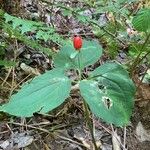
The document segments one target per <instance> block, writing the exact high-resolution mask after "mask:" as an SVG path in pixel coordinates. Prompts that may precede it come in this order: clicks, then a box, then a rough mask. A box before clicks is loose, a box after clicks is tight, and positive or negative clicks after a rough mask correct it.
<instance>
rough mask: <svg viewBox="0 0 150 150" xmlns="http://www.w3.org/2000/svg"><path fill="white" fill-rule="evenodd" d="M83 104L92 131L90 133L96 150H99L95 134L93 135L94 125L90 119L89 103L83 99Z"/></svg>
mask: <svg viewBox="0 0 150 150" xmlns="http://www.w3.org/2000/svg"><path fill="white" fill-rule="evenodd" d="M83 104H84V109H85V117H86V121H87V124H88V127H89V130H90V133H91V137H92V142H93V144H94V148H95V150H98V147H97V145H96V141H95V137H94V133H93V125H92V122H91V119H90V113H89V110H88V105H87V103H86V102H85V100H84V99H83Z"/></svg>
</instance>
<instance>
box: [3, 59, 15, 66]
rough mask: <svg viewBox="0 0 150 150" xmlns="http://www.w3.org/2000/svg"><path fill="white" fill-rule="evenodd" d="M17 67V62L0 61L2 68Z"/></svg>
mask: <svg viewBox="0 0 150 150" xmlns="http://www.w3.org/2000/svg"><path fill="white" fill-rule="evenodd" d="M15 65H16V62H13V61H8V60H0V66H5V67H11V66H15Z"/></svg>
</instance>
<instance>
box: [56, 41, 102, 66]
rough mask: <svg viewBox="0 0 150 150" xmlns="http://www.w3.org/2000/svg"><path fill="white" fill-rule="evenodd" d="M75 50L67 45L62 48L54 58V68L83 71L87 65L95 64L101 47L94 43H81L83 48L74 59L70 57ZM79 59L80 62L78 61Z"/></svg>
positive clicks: (100, 53)
mask: <svg viewBox="0 0 150 150" xmlns="http://www.w3.org/2000/svg"><path fill="white" fill-rule="evenodd" d="M74 53H75V49H74V47H73V45H72V44H70V43H68V44H67V45H65V46H63V48H62V49H61V50H60V52H59V53H58V54H57V55H56V56H55V57H54V64H55V66H56V67H65V68H67V69H78V68H79V65H80V68H81V69H83V68H84V67H86V66H88V65H92V64H93V63H95V62H96V61H97V60H98V59H99V58H100V56H101V55H102V47H101V46H100V45H99V43H98V42H96V41H85V40H84V41H83V47H82V48H81V49H80V52H79V53H78V54H77V55H76V57H72V56H73V55H74ZM79 59H80V61H78V60H79Z"/></svg>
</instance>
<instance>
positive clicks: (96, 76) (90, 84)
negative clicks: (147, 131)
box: [80, 63, 135, 126]
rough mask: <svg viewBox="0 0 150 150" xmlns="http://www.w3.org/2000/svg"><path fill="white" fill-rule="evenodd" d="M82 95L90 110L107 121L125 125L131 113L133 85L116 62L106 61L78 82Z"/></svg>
mask: <svg viewBox="0 0 150 150" xmlns="http://www.w3.org/2000/svg"><path fill="white" fill-rule="evenodd" d="M80 91H81V95H82V97H83V98H84V99H85V101H86V102H87V103H88V105H89V107H90V109H91V111H92V112H93V113H94V114H95V115H96V116H98V117H100V118H102V119H103V120H104V121H106V122H108V123H113V124H115V125H116V126H123V125H127V124H128V122H129V119H130V116H131V114H132V108H133V105H134V102H133V99H134V94H135V87H134V84H133V82H132V80H131V79H130V78H129V76H128V73H127V72H126V70H124V68H122V66H121V65H119V64H117V63H106V64H104V65H102V66H100V67H98V68H97V69H96V70H95V71H93V72H92V73H91V74H90V77H89V80H82V81H81V82H80Z"/></svg>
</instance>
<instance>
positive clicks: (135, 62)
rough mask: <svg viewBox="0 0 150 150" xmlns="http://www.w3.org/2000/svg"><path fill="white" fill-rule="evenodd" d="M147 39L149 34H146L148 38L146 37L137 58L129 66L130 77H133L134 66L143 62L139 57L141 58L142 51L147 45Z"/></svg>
mask: <svg viewBox="0 0 150 150" xmlns="http://www.w3.org/2000/svg"><path fill="white" fill-rule="evenodd" d="M149 38H150V34H148V36H147V37H146V39H145V42H144V43H143V45H142V47H141V49H140V52H139V54H138V55H137V57H136V58H135V60H134V62H133V63H132V65H131V67H130V75H131V76H132V75H133V73H134V70H135V68H136V66H137V65H138V64H139V63H140V62H141V61H142V60H143V59H140V56H141V54H142V52H143V49H144V48H145V46H146V44H147V42H148V40H149ZM148 53H149V52H148Z"/></svg>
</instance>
